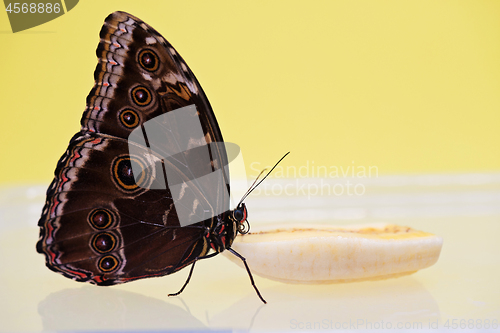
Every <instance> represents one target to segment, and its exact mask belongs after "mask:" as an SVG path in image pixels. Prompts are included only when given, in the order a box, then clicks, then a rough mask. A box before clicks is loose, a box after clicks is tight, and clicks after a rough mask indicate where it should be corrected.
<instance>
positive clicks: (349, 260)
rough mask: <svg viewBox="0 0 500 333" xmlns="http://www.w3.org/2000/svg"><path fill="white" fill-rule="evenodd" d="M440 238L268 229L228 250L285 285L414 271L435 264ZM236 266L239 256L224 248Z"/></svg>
mask: <svg viewBox="0 0 500 333" xmlns="http://www.w3.org/2000/svg"><path fill="white" fill-rule="evenodd" d="M442 245H443V239H442V238H441V237H439V236H436V235H433V234H430V233H427V232H423V231H418V230H415V229H412V228H409V227H402V226H397V225H392V224H375V225H365V226H353V227H334V226H329V225H315V226H311V225H301V226H297V225H294V226H284V227H271V228H265V229H261V230H258V231H252V232H250V233H248V234H245V235H240V236H238V237H236V239H235V241H234V243H233V245H232V246H231V248H232V249H233V250H235V251H236V252H238V253H240V254H241V255H242V256H243V257H245V258H246V260H247V263H248V265H249V266H250V269H251V271H252V273H255V274H257V275H260V276H262V277H266V278H269V279H272V280H277V281H281V282H287V283H311V284H315V283H338V282H352V281H363V280H378V279H387V278H392V277H399V276H403V275H407V274H412V273H415V272H416V271H418V270H419V269H422V268H426V267H429V266H431V265H433V264H434V263H436V261H437V260H438V258H439V254H440V252H441V247H442ZM223 253H224V254H225V255H226V257H227V258H229V259H230V260H232V261H234V262H235V263H237V264H239V265H241V266H242V265H243V264H242V262H241V260H240V259H238V258H237V257H235V256H234V255H232V254H231V253H228V251H225V252H223Z"/></svg>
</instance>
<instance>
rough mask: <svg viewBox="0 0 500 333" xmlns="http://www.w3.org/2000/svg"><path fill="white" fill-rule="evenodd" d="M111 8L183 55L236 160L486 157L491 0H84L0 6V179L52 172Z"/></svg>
mask: <svg viewBox="0 0 500 333" xmlns="http://www.w3.org/2000/svg"><path fill="white" fill-rule="evenodd" d="M115 10H124V11H128V12H130V13H131V14H133V15H135V16H138V17H139V18H141V19H142V20H144V21H145V22H147V23H148V24H150V25H151V26H153V27H154V28H155V29H156V30H158V31H159V32H160V33H161V34H162V35H163V36H164V37H165V38H167V39H168V40H169V41H170V42H171V43H172V44H173V45H174V47H175V48H176V49H177V50H178V51H179V53H180V54H181V55H182V56H183V57H184V59H185V60H186V62H187V63H188V65H189V66H190V67H191V69H192V70H193V72H194V73H195V74H196V76H197V78H198V80H199V81H200V83H201V85H202V87H203V88H204V90H205V92H206V94H207V96H208V98H209V100H210V102H211V104H212V107H213V109H214V111H215V113H216V116H217V118H218V121H219V125H220V127H221V130H222V132H223V135H224V138H225V140H226V141H231V142H235V143H237V144H239V145H240V146H241V148H242V151H243V155H244V159H245V162H246V165H247V171H248V170H249V169H250V164H251V163H255V162H257V163H259V164H258V165H260V166H262V167H263V166H265V165H268V164H272V163H274V162H275V161H276V160H277V159H278V158H279V157H281V155H283V154H284V153H285V152H287V151H291V152H292V154H291V155H290V156H289V157H288V158H287V159H286V160H285V161H284V164H283V165H284V166H295V167H296V168H298V167H300V166H305V165H312V164H314V165H315V166H326V167H329V166H337V167H344V168H345V167H348V166H351V165H355V166H364V167H367V168H368V167H369V166H376V167H377V168H378V171H379V174H380V175H382V174H402V173H443V172H453V173H456V172H491V171H493V172H495V171H499V170H500V156H499V149H500V148H499V147H500V130H499V129H500V112H499V110H500V93H499V92H500V1H457V0H450V1H434V0H432V1H373V0H370V1H251V2H239V1H238V2H236V1H189V2H179V1H175V2H174V1H90V0H86V1H80V3H79V4H78V5H77V6H76V7H75V8H74V9H73V10H71V11H70V12H68V13H67V14H65V15H63V16H62V17H59V18H57V19H55V20H53V21H51V22H48V23H46V24H44V25H41V26H38V27H35V28H32V29H30V30H27V31H25V32H20V33H16V34H12V32H11V31H10V26H9V23H8V19H7V14H6V13H5V12H2V13H0V42H1V43H0V45H1V46H0V47H1V52H0V59H1V61H0V75H1V80H0V119H1V121H0V145H1V146H0V153H1V155H0V156H1V164H0V170H1V172H0V182H3V183H6V182H7V183H18V182H49V181H50V180H51V179H52V177H53V170H54V168H55V165H56V162H57V160H58V158H59V157H60V156H61V155H62V153H63V152H64V150H65V149H66V147H67V144H68V142H69V140H70V138H71V136H72V135H73V134H74V133H75V132H77V131H78V130H79V121H80V117H81V114H82V112H83V109H84V107H85V98H86V96H87V94H88V93H89V91H90V89H91V87H92V84H93V71H94V69H95V66H96V63H97V62H96V56H95V48H96V47H97V44H98V40H99V39H98V38H99V37H98V34H99V31H100V29H101V26H102V23H103V20H104V18H105V17H106V16H107V15H108V14H109V13H111V12H113V11H115ZM308 163H309V164H308ZM254 165H255V164H254Z"/></svg>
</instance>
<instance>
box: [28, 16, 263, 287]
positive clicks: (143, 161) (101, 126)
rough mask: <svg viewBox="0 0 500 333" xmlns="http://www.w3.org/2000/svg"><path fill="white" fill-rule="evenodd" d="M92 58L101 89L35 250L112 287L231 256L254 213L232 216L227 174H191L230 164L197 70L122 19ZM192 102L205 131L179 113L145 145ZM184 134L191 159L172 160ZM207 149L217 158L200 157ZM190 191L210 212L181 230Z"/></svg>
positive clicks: (54, 188) (194, 209)
mask: <svg viewBox="0 0 500 333" xmlns="http://www.w3.org/2000/svg"><path fill="white" fill-rule="evenodd" d="M96 53H97V57H98V65H97V67H96V70H95V72H94V79H95V84H94V87H93V88H92V90H91V92H90V93H89V95H88V97H87V106H86V108H85V111H84V113H83V116H82V120H81V130H80V132H78V133H76V134H75V135H74V136H73V138H72V139H71V141H70V143H69V146H68V148H67V150H66V152H65V153H64V154H63V156H62V157H61V158H60V160H59V162H58V164H57V167H56V170H55V176H54V180H53V181H52V183H51V185H50V186H49V188H48V190H47V198H46V202H45V206H44V208H43V212H42V216H41V218H40V220H39V223H38V225H39V226H40V239H39V241H38V243H37V251H38V252H40V253H42V254H44V255H45V258H46V265H47V267H49V268H50V269H51V270H53V271H55V272H58V273H60V274H62V275H64V276H65V277H67V278H71V279H73V280H76V281H80V282H90V283H92V284H97V285H103V286H105V285H113V284H119V283H125V282H129V281H133V280H137V279H142V278H148V277H155V276H163V275H168V274H171V273H174V272H177V271H179V270H180V269H182V268H184V267H186V266H188V265H190V264H193V266H192V267H194V263H195V262H196V261H197V260H199V259H203V258H207V257H211V256H213V255H215V254H217V253H220V252H222V251H224V250H226V249H229V250H231V249H230V247H231V244H232V242H233V240H234V238H235V237H236V235H237V234H238V232H244V226H243V223H244V222H245V221H246V216H247V211H246V207H245V205H244V204H242V203H240V204H239V205H238V207H237V208H236V209H235V210H230V209H229V197H228V196H227V195H224V193H229V179H228V177H229V175H228V174H227V172H220V173H219V174H220V178H219V181H218V182H216V183H215V184H214V182H213V181H211V182H206V181H203V180H197V179H194V180H193V179H192V178H193V176H192V175H206V174H207V173H211V172H215V171H220V170H224V167H225V166H227V164H228V160H227V155H226V151H225V149H224V145H212V146H210V145H211V144H213V143H222V142H223V138H222V134H221V132H220V129H219V126H218V124H217V121H216V119H215V115H214V113H213V111H212V109H211V106H210V103H209V102H208V99H207V98H206V96H205V94H204V92H203V90H202V88H201V87H200V85H199V83H198V81H197V80H196V78H195V76H194V75H193V73H192V72H191V70H190V69H189V67H188V66H187V65H186V63H185V62H184V60H183V59H182V58H181V57H180V55H179V54H178V53H177V51H176V50H175V49H174V48H173V47H172V46H171V45H170V44H169V43H168V42H167V41H166V40H165V39H164V38H163V37H162V36H161V35H160V34H159V33H158V32H156V31H155V30H154V29H153V28H151V27H150V26H149V25H147V24H146V23H144V22H143V21H141V20H139V19H138V18H136V17H134V16H132V15H130V14H127V13H124V12H115V13H112V14H111V15H109V16H108V17H107V18H106V20H105V23H104V25H103V27H102V29H101V32H100V43H99V45H98V47H97V51H96ZM190 107H191V108H192V109H191V110H192V111H193V112H194V113H192V114H190V115H191V116H192V117H196V119H198V120H197V121H198V122H199V124H200V126H201V127H200V128H201V131H202V133H200V132H196V131H193V133H191V132H190V131H191V128H182V129H177V127H176V121H177V118H175V117H173V118H172V117H171V118H169V121H170V122H171V123H168V124H164V123H158V124H159V125H161V126H166V127H165V132H166V133H167V132H168V134H169V135H170V138H171V140H164V141H161V143H160V144H155V142H153V141H152V140H151V138H149V139H148V137H147V136H146V132H145V126H147V125H146V124H147V122H148V121H150V120H151V121H153V120H155V119H158V116H161V115H163V114H169V113H170V114H174V113H171V112H173V111H174V110H184V109H183V108H185V110H188V109H189V108H190ZM182 112H184V111H182ZM186 112H187V111H186ZM186 114H187V113H186ZM188 116H189V115H188ZM136 129H138V130H139V131H141V130H142V132H144V138H145V143H146V144H144V145H141V144H136V143H132V144H131V143H130V140H128V138H129V136H130V135H131V133H132V132H133V131H134V130H136ZM183 132H186V133H183ZM186 135H187V137H188V138H189V140H187V143H186V145H187V146H186V147H187V152H185V153H184V155H182V156H181V157H182V158H184V159H185V161H191V162H189V163H187V162H186V163H184V164H183V163H180V162H179V163H176V161H175V160H168V159H165V158H164V157H165V155H167V156H169V155H173V156H178V155H175V154H176V153H177V151H178V145H179V142H181V141H183V140H184V139H185V137H186ZM184 141H186V140H184ZM200 142H202V143H200ZM130 145H132V146H133V148H134V149H133V153H132V148H131V146H130ZM208 146H210V150H209V151H208V152H209V154H210V157H209V158H206V159H200V158H198V155H197V154H195V153H193V151H196V149H198V148H200V147H201V148H200V149H205V148H204V147H208ZM207 149H208V148H207ZM193 155H194V156H193ZM207 156H208V155H207ZM181 162H182V161H181ZM134 165H141V166H147V167H145V168H144V170H145V172H144V174H142V173H141V175H140V176H139V177H137V175H134V173H135V172H134V167H133V166H134ZM165 170H168V171H165ZM162 171H163V173H162ZM162 175H165V178H169V179H170V178H176V179H180V181H181V183H182V184H183V185H182V186H183V187H182V191H181V192H180V194H179V193H174V191H173V190H172V187H170V188H169V186H165V185H163V187H162V186H157V185H158V184H157V183H158V180H159V179H160V178H161V176H162ZM190 176H191V178H190ZM200 179H201V178H200ZM185 192H189V194H190V195H191V196H192V197H193V198H194V199H193V200H192V201H190V202H188V203H189V204H188V205H184V206H186V207H183V208H184V209H186V210H187V211H188V212H190V214H191V215H193V214H194V215H196V214H198V215H200V214H201V215H200V216H203V218H200V219H198V220H197V222H196V223H192V224H189V225H181V224H180V221H179V220H180V211H179V209H180V208H181V207H180V205H179V204H178V203H176V202H179V201H178V200H179V197H182V196H184V195H185ZM209 198H212V200H209ZM213 198H215V199H213ZM185 202H186V201H184V202H183V203H185ZM200 207H202V208H203V209H201V208H200ZM200 211H201V213H200ZM231 251H232V250H231ZM209 252H213V253H211V254H209ZM232 252H233V251H232ZM236 255H237V254H236ZM241 258H242V257H241ZM242 260H244V258H242ZM245 265H246V263H245ZM247 271H248V272H249V274H250V271H249V270H248V269H247ZM191 273H192V269H191V272H190V275H189V277H190V276H191ZM188 281H189V278H188ZM252 283H253V280H252ZM186 284H187V282H186ZM254 287H255V286H254ZM183 289H184V287H183ZM181 291H182V289H181ZM259 296H260V294H259Z"/></svg>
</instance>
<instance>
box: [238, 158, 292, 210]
mask: <svg viewBox="0 0 500 333" xmlns="http://www.w3.org/2000/svg"><path fill="white" fill-rule="evenodd" d="M288 154H290V152H288V153H286V154H285V155H283V157H282V158H280V160H279V161H278V162H276V164H275V165H274V166H273V167H272V169H271V170H269V172H268V173H267V174H266V175H265V176H264V178H262V179H261V180H260V182H258V183H257V180H259V177H260V176H261V175H262V174H263V173H264V171H266V170H267V169H264V170H262V171H261V172H260V173H259V175H258V176H257V178H256V179H255V180H254V182H253V184H252V185H251V186H250V188H249V189H248V191H247V192H246V193H245V195H243V197H242V198H241V200H240V202H239V203H238V206H239V205H241V203H242V202H243V201H244V200H245V199H246V198H247V197H248V196H249V195H250V193H252V192H253V190H255V189H256V188H257V186H259V185H260V184H261V183H262V182H263V181H264V179H266V178H267V176H269V175H270V174H271V172H273V170H274V169H275V168H276V167H277V166H278V164H280V162H281V161H283V159H284V158H285V157H286V156H287V155H288ZM255 183H257V185H255ZM254 185H255V186H254Z"/></svg>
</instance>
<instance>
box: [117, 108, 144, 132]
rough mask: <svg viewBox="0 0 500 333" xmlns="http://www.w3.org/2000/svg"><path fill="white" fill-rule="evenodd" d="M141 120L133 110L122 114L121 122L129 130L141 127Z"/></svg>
mask: <svg viewBox="0 0 500 333" xmlns="http://www.w3.org/2000/svg"><path fill="white" fill-rule="evenodd" d="M139 120H140V118H139V115H138V114H137V112H135V111H133V110H130V109H126V110H123V111H122V112H121V113H120V122H121V124H122V125H123V126H125V127H127V128H134V127H137V125H139Z"/></svg>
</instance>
